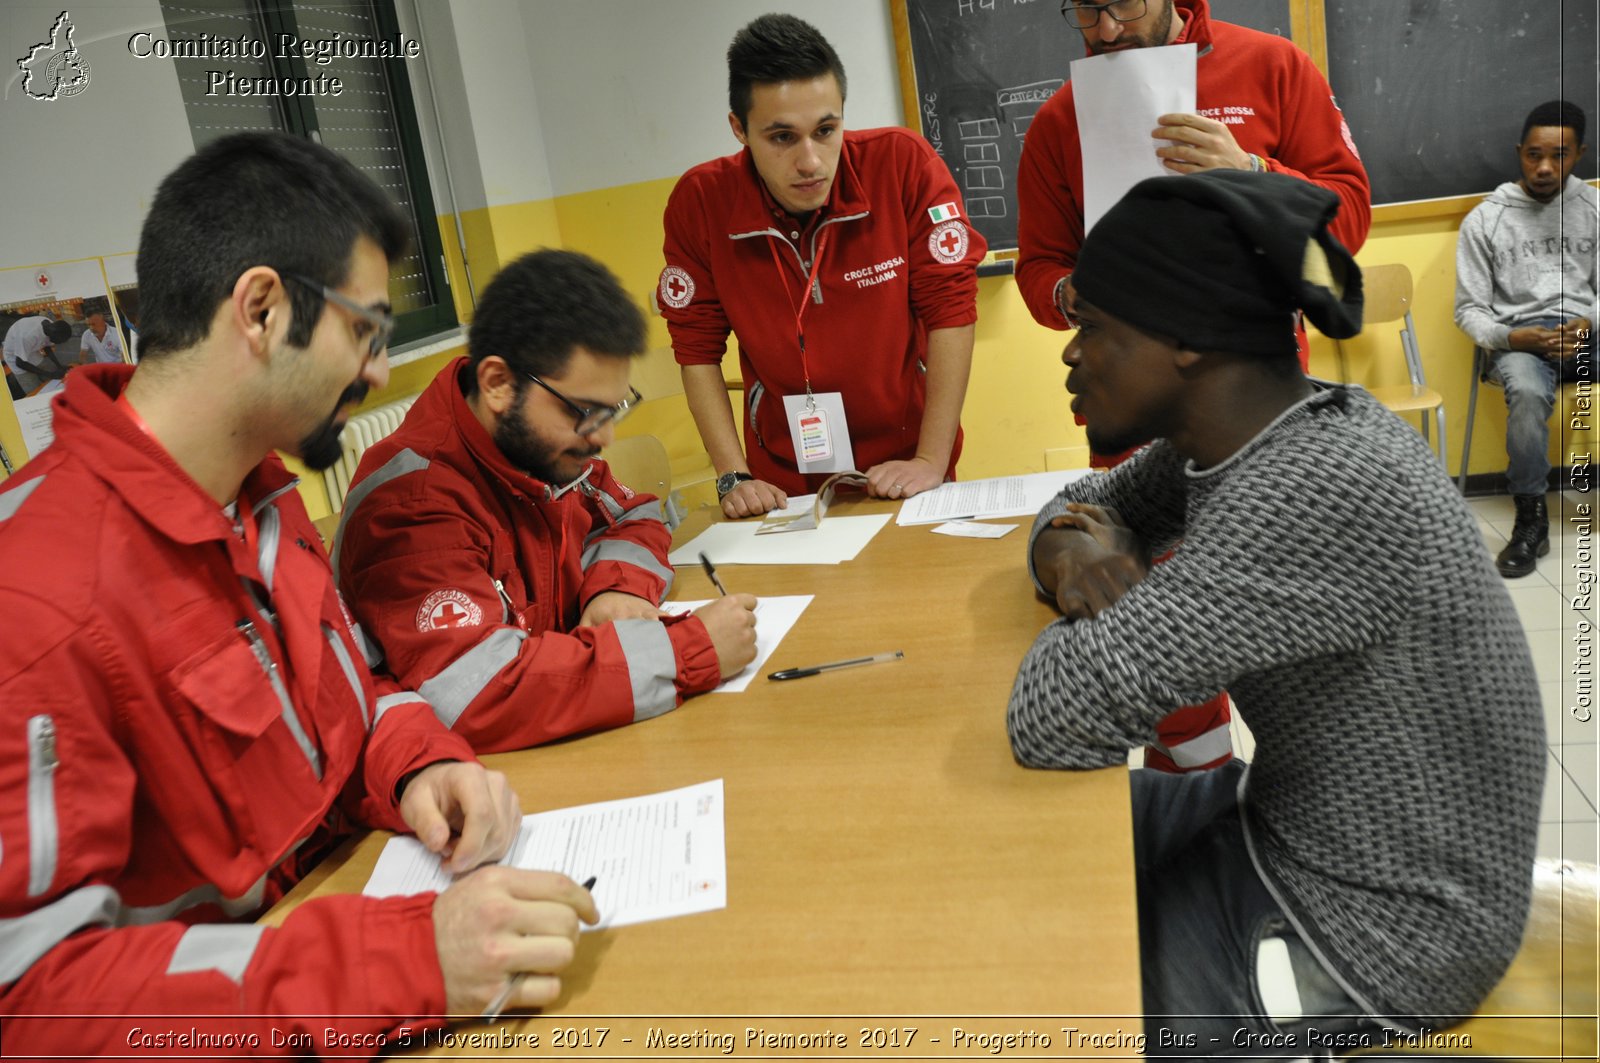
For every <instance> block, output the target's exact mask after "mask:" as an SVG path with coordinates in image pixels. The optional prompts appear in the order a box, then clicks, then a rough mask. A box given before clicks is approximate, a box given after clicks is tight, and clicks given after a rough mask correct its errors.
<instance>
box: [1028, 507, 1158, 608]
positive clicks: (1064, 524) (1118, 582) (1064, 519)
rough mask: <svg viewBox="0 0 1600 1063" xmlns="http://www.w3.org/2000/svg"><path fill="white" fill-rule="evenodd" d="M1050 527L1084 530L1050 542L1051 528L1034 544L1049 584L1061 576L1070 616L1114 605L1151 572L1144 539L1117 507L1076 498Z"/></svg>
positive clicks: (1063, 603)
mask: <svg viewBox="0 0 1600 1063" xmlns="http://www.w3.org/2000/svg"><path fill="white" fill-rule="evenodd" d="M1050 527H1051V529H1061V530H1062V531H1067V530H1073V531H1078V532H1082V533H1084V534H1082V535H1071V536H1067V535H1057V536H1053V537H1052V538H1051V540H1050V542H1048V543H1046V542H1045V536H1046V535H1049V534H1050V533H1049V532H1047V533H1045V535H1041V536H1040V537H1039V540H1038V541H1036V542H1035V544H1034V557H1035V569H1036V570H1037V571H1038V572H1039V575H1040V579H1041V581H1042V582H1044V583H1045V585H1046V586H1049V581H1050V580H1051V579H1052V578H1053V579H1054V580H1055V596H1056V607H1057V608H1058V609H1060V610H1061V615H1062V616H1064V617H1066V618H1067V619H1068V620H1088V619H1090V618H1091V617H1094V616H1096V615H1098V614H1099V613H1101V612H1103V611H1104V610H1106V609H1109V608H1110V607H1111V605H1112V603H1114V602H1115V601H1116V600H1117V599H1119V598H1121V597H1122V596H1123V595H1124V594H1126V593H1127V592H1128V591H1129V589H1131V588H1132V587H1133V586H1134V584H1136V583H1138V582H1139V581H1140V580H1142V579H1144V577H1145V574H1146V573H1148V572H1149V571H1150V565H1149V563H1148V562H1147V561H1146V559H1145V556H1144V551H1143V549H1142V548H1141V547H1140V545H1139V540H1138V538H1137V537H1136V536H1135V535H1134V534H1133V532H1132V531H1130V530H1129V529H1128V526H1127V525H1126V524H1125V523H1123V520H1122V517H1121V515H1120V514H1118V513H1117V511H1116V510H1114V509H1106V508H1104V507H1101V506H1092V505H1086V504H1082V503H1077V502H1074V503H1071V504H1069V505H1068V506H1067V512H1065V513H1062V514H1061V515H1059V516H1057V517H1054V518H1052V519H1051V521H1050ZM1041 547H1042V548H1043V549H1041ZM1046 553H1048V554H1049V555H1050V556H1049V557H1048V563H1047V558H1046V557H1045V556H1043V555H1045V554H1046Z"/></svg>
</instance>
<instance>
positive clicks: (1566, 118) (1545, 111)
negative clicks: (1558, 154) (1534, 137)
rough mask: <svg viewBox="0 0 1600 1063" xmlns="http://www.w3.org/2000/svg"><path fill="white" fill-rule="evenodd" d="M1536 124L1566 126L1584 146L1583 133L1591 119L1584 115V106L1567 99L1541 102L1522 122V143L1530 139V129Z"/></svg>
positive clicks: (1519, 138)
mask: <svg viewBox="0 0 1600 1063" xmlns="http://www.w3.org/2000/svg"><path fill="white" fill-rule="evenodd" d="M1535 126H1566V127H1567V128H1568V129H1571V130H1572V135H1573V138H1574V139H1575V140H1577V142H1578V146H1579V147H1580V148H1581V147H1583V135H1584V133H1585V132H1587V131H1588V128H1589V121H1588V119H1587V118H1585V117H1584V114H1583V108H1582V107H1579V106H1578V105H1577V104H1575V103H1570V102H1568V101H1567V100H1550V101H1548V102H1546V103H1541V104H1540V105H1539V106H1537V107H1535V108H1534V109H1533V110H1531V111H1529V112H1528V117H1527V120H1526V121H1524V122H1523V123H1522V136H1520V137H1518V138H1517V143H1518V144H1521V143H1523V142H1524V141H1526V140H1527V139H1528V130H1530V129H1532V128H1533V127H1535Z"/></svg>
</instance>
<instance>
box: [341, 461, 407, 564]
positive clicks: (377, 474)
mask: <svg viewBox="0 0 1600 1063" xmlns="http://www.w3.org/2000/svg"><path fill="white" fill-rule="evenodd" d="M427 467H428V459H427V458H424V457H423V456H422V455H421V454H418V453H417V452H416V451H414V450H412V449H411V448H410V447H407V448H406V449H405V450H402V451H401V452H400V453H398V454H396V455H395V456H394V457H392V458H390V459H389V460H388V461H386V462H384V463H383V464H382V465H381V466H379V467H378V468H377V469H376V470H374V471H373V473H372V475H371V476H368V477H367V478H366V479H365V480H362V481H361V482H360V483H358V484H356V485H355V486H354V487H352V488H351V489H350V493H349V494H347V495H345V496H344V511H343V512H342V513H341V514H340V515H339V528H338V530H337V531H335V532H334V533H333V559H332V564H333V575H334V578H335V579H337V578H338V577H339V550H340V548H341V547H342V546H343V545H344V526H345V525H346V524H348V523H349V522H350V515H351V514H353V513H354V512H355V511H356V509H357V508H358V507H359V506H360V505H361V503H362V502H364V501H366V498H367V496H368V495H370V494H371V493H372V492H374V491H376V490H377V489H378V488H380V487H382V486H383V485H384V484H386V483H388V482H389V481H390V480H396V479H399V478H400V477H402V476H404V475H405V474H406V473H410V472H421V471H422V470H423V469H426V468H427Z"/></svg>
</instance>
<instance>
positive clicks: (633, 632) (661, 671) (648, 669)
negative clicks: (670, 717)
mask: <svg viewBox="0 0 1600 1063" xmlns="http://www.w3.org/2000/svg"><path fill="white" fill-rule="evenodd" d="M612 627H613V628H615V629H616V632H617V642H618V643H620V644H621V646H622V656H623V657H624V658H625V659H626V660H627V662H628V678H629V679H630V680H631V681H632V683H633V722H634V723H638V722H639V721H640V720H648V719H650V718H651V717H653V716H660V715H661V714H662V713H664V712H671V711H672V710H673V709H674V708H676V707H677V704H678V685H677V676H678V658H677V655H676V654H675V653H673V650H672V638H671V636H669V635H668V634H667V626H666V625H665V624H663V623H661V621H659V620H618V621H616V622H615V623H613V624H612Z"/></svg>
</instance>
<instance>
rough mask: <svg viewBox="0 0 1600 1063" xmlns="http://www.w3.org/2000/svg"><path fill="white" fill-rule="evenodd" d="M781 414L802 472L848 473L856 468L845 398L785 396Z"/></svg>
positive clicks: (827, 393) (834, 395) (825, 394)
mask: <svg viewBox="0 0 1600 1063" xmlns="http://www.w3.org/2000/svg"><path fill="white" fill-rule="evenodd" d="M783 412H784V417H785V419H786V420H787V421H788V422H789V438H790V439H791V440H792V441H793V443H794V454H795V464H796V466H798V468H799V470H800V471H801V472H805V473H812V472H849V471H851V470H852V469H854V468H855V467H856V456H855V451H854V450H853V449H852V448H851V446H850V426H849V423H848V422H847V421H846V420H845V416H844V396H843V395H841V394H840V393H839V392H837V391H824V392H821V393H818V394H814V395H811V396H809V398H808V397H807V396H806V395H785V396H784V397H783Z"/></svg>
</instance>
